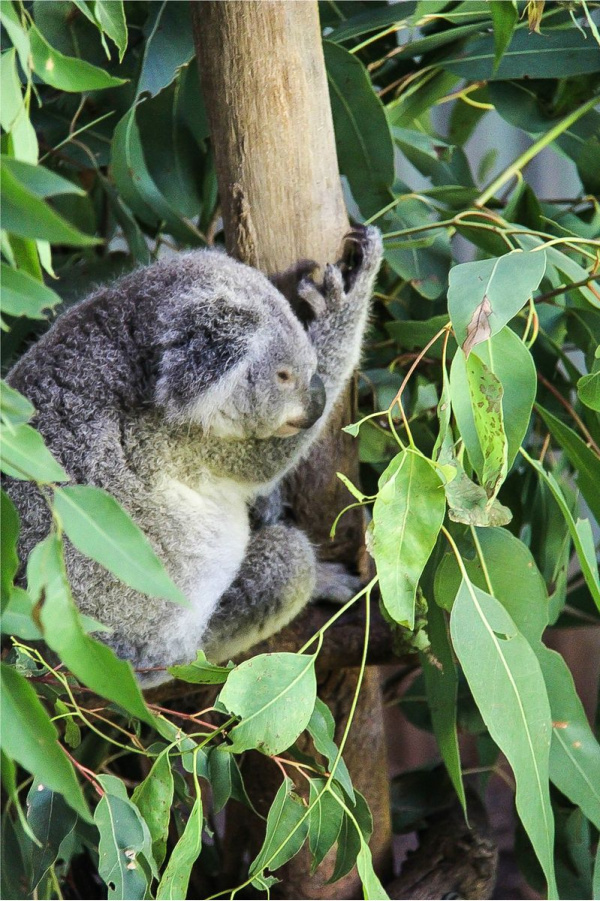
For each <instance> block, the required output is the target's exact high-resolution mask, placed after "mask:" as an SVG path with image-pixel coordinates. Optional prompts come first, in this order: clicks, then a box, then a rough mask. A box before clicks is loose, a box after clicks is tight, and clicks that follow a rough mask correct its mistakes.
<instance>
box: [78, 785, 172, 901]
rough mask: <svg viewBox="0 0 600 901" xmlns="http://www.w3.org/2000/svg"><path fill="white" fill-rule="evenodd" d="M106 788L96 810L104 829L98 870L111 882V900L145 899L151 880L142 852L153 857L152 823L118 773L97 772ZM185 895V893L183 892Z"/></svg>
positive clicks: (101, 826)
mask: <svg viewBox="0 0 600 901" xmlns="http://www.w3.org/2000/svg"><path fill="white" fill-rule="evenodd" d="M96 779H97V780H98V782H99V783H100V785H101V786H102V788H103V789H104V792H105V793H104V795H103V796H102V797H101V798H100V801H99V802H98V805H97V807H96V809H95V811H94V822H95V824H96V826H97V827H98V831H99V833H100V843H99V845H98V872H99V874H100V876H101V877H102V879H104V882H105V883H106V885H107V886H108V898H109V901H111V899H112V901H117V899H125V898H130V899H136V898H139V899H143V898H145V897H146V890H147V887H148V880H147V877H146V873H145V870H144V867H143V866H142V863H141V861H140V859H139V857H138V855H140V856H142V857H143V859H144V860H146V861H148V862H149V861H150V860H151V859H152V849H151V838H150V832H149V830H148V826H147V825H146V823H145V822H144V820H143V819H142V817H141V816H140V812H139V810H138V809H137V807H136V806H135V804H132V802H131V801H130V800H129V798H128V797H127V790H126V788H125V785H124V784H123V782H122V781H121V780H120V779H118V778H117V777H116V776H104V775H99V776H96ZM182 897H183V896H182Z"/></svg>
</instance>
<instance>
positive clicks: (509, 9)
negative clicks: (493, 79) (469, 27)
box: [489, 2, 519, 71]
mask: <svg viewBox="0 0 600 901" xmlns="http://www.w3.org/2000/svg"><path fill="white" fill-rule="evenodd" d="M489 9H490V15H491V17H492V23H493V25H494V71H496V69H497V68H498V66H499V65H500V60H501V59H502V57H503V55H504V52H505V50H506V49H507V47H508V46H509V44H510V41H511V38H512V36H513V32H514V30H515V26H516V24H517V22H518V21H519V13H518V11H517V7H516V3H511V2H509V3H490V5H489Z"/></svg>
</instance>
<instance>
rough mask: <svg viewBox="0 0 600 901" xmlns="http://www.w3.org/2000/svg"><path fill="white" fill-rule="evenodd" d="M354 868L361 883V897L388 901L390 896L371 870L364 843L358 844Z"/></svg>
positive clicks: (366, 847)
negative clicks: (386, 900) (358, 848)
mask: <svg viewBox="0 0 600 901" xmlns="http://www.w3.org/2000/svg"><path fill="white" fill-rule="evenodd" d="M356 867H357V869H358V875H359V876H360V881H361V882H362V887H363V897H364V898H366V899H371V901H377V899H383V901H385V899H388V901H389V897H390V896H389V895H388V894H387V893H386V891H385V889H384V887H383V886H382V884H381V882H380V881H379V878H378V876H377V874H376V873H375V870H374V869H373V858H372V856H371V851H370V849H369V846H368V845H367V843H366V842H364V841H363V842H361V843H360V851H359V852H358V856H357V858H356Z"/></svg>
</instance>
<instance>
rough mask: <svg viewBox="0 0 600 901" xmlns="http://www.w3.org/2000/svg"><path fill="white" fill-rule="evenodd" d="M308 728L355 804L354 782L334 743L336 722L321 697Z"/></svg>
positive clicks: (319, 750) (335, 776)
mask: <svg viewBox="0 0 600 901" xmlns="http://www.w3.org/2000/svg"><path fill="white" fill-rule="evenodd" d="M306 728H307V730H308V732H309V734H310V737H311V738H312V740H313V743H314V746H315V748H316V750H317V751H318V752H319V754H322V755H323V757H325V759H326V760H327V763H328V764H329V767H330V769H331V770H332V771H333V768H334V765H335V772H334V778H335V779H336V781H337V782H339V784H340V785H341V786H342V788H343V789H344V791H345V792H346V794H347V795H348V797H349V798H350V800H351V801H352V803H353V804H354V803H355V802H356V796H355V794H354V788H353V786H352V780H351V779H350V773H349V772H348V768H347V766H346V764H345V763H344V760H343V758H342V757H340V756H339V749H338V746H337V745H336V743H335V741H334V734H335V720H334V719H333V716H332V715H331V710H330V709H329V707H328V706H327V704H325V702H324V701H322V700H321V698H319V697H317V698H316V699H315V709H314V710H313V712H312V714H311V717H310V720H309V721H308V725H307V727H306ZM338 758H339V759H338ZM336 761H337V763H336Z"/></svg>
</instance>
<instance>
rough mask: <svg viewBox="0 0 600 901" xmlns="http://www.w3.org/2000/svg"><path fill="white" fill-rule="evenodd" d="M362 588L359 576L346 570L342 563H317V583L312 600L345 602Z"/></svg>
mask: <svg viewBox="0 0 600 901" xmlns="http://www.w3.org/2000/svg"><path fill="white" fill-rule="evenodd" d="M361 588H362V582H361V580H360V577H359V576H355V575H353V574H352V573H350V572H348V570H347V569H346V567H345V565H344V564H343V563H317V584H316V586H315V590H314V592H313V596H312V599H313V601H333V602H334V603H336V604H345V603H346V601H349V600H350V598H353V597H354V595H355V594H357V593H358V592H359V591H360V589H361Z"/></svg>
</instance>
